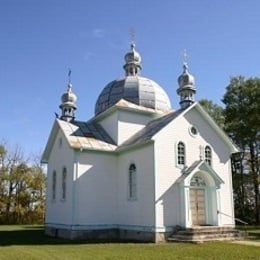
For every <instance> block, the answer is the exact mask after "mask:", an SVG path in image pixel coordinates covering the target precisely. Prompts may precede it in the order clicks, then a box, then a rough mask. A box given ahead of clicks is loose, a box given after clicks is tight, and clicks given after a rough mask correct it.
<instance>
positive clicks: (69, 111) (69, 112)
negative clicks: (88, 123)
mask: <svg viewBox="0 0 260 260" xmlns="http://www.w3.org/2000/svg"><path fill="white" fill-rule="evenodd" d="M76 101H77V96H76V95H75V94H74V93H73V92H72V84H71V83H69V84H68V89H67V92H65V93H64V94H63V95H62V96H61V102H62V103H61V104H60V109H61V111H62V115H61V119H62V120H65V121H71V120H72V119H74V118H75V110H76V109H77V106H76Z"/></svg>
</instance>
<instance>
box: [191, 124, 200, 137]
mask: <svg viewBox="0 0 260 260" xmlns="http://www.w3.org/2000/svg"><path fill="white" fill-rule="evenodd" d="M189 130H190V133H191V135H192V136H196V135H197V134H198V130H197V128H196V127H195V126H192V127H191V128H190V129H189Z"/></svg>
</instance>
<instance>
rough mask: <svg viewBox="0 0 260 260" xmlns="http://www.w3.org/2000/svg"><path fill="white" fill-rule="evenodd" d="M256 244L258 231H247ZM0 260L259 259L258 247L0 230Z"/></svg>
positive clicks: (37, 228) (28, 229)
mask: <svg viewBox="0 0 260 260" xmlns="http://www.w3.org/2000/svg"><path fill="white" fill-rule="evenodd" d="M249 239H253V240H254V241H259V242H260V228H259V229H257V228H254V229H252V230H250V231H249ZM0 259H1V260H2V259H3V260H5V259H6V260H7V259H8V260H13V259H19V260H20V259H22V260H27V259H28V260H30V259H44V260H53V259H62V260H67V259H73V260H74V259H75V260H78V259H79V260H80V259H97V260H98V259H107V260H108V259H113V260H114V259H120V260H121V259H122V260H124V259H131V260H132V259H142V260H145V259H149V260H150V259H163V260H164V259H228V260H231V259H236V260H239V259H260V247H256V246H246V245H238V244H233V243H230V242H209V243H203V244H184V243H164V244H150V243H147V244H145V243H82V242H72V241H68V240H61V239H55V238H50V237H46V236H44V235H43V227H41V226H0Z"/></svg>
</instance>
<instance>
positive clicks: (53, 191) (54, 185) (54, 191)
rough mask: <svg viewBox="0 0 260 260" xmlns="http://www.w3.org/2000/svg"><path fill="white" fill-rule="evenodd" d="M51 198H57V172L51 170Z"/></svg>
mask: <svg viewBox="0 0 260 260" xmlns="http://www.w3.org/2000/svg"><path fill="white" fill-rule="evenodd" d="M51 187H52V188H51V198H52V201H55V200H56V198H57V172H56V170H53V172H52V186H51Z"/></svg>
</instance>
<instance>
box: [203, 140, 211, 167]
mask: <svg viewBox="0 0 260 260" xmlns="http://www.w3.org/2000/svg"><path fill="white" fill-rule="evenodd" d="M212 159H213V158H212V148H211V147H210V146H209V145H206V146H205V148H204V161H205V162H206V163H207V164H208V165H209V166H211V167H212V162H213V160H212Z"/></svg>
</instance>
